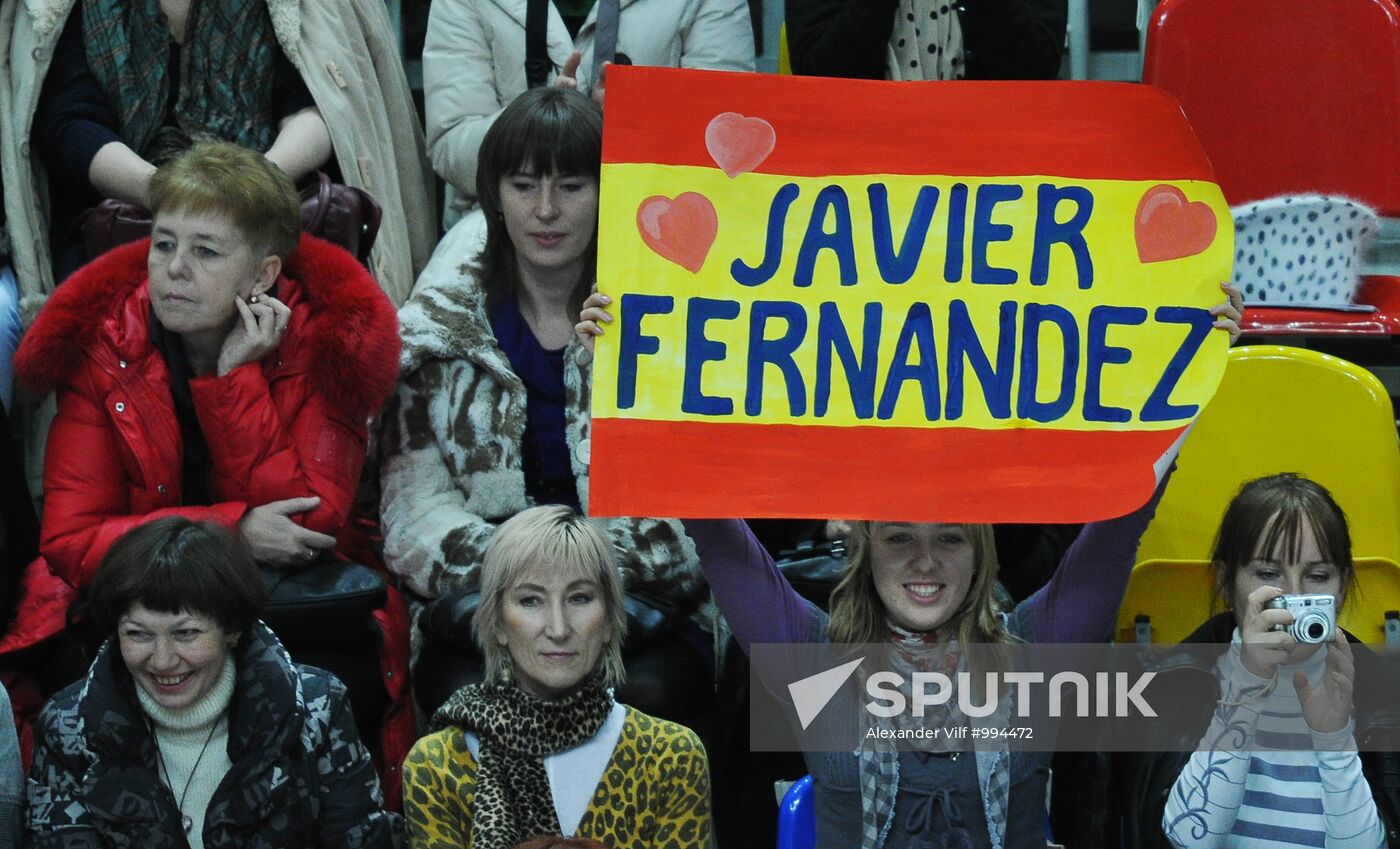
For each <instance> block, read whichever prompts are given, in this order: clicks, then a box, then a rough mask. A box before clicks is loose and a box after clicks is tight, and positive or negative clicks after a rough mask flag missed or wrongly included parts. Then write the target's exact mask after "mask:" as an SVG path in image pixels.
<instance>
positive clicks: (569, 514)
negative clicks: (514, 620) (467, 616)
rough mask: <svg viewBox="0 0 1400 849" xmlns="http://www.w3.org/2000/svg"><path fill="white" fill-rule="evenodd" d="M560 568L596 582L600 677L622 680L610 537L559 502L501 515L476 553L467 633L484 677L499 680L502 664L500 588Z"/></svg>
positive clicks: (618, 591) (620, 611)
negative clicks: (601, 625) (475, 588)
mask: <svg viewBox="0 0 1400 849" xmlns="http://www.w3.org/2000/svg"><path fill="white" fill-rule="evenodd" d="M560 569H562V570H566V571H567V572H569V573H570V574H575V575H578V576H579V577H581V578H584V579H586V580H589V581H592V582H593V583H595V584H597V585H598V589H599V591H600V594H601V596H602V599H603V608H604V610H605V611H606V613H607V620H606V621H607V624H608V630H609V635H608V640H607V645H606V646H605V647H604V650H603V677H604V681H605V683H607V685H608V686H610V687H617V686H619V685H621V684H622V682H623V680H624V679H625V677H626V673H625V672H624V670H623V667H622V638H623V637H624V636H625V635H626V633H627V611H626V609H625V608H624V607H623V606H622V579H621V578H619V577H618V574H617V562H616V559H615V558H614V556H613V548H612V543H611V542H610V541H609V540H608V538H607V535H606V534H604V533H603V531H602V530H601V529H600V528H599V527H598V526H597V525H596V524H595V523H593V522H592V521H590V520H589V519H587V518H586V517H584V516H580V515H579V514H578V513H576V512H574V510H573V508H571V507H567V506H565V505H562V504H550V505H545V506H541V507H531V508H530V509H529V510H523V511H521V512H519V513H516V514H515V515H514V516H512V517H511V518H509V519H507V520H506V521H505V522H503V523H502V524H501V526H500V527H499V528H497V529H496V535H495V536H494V537H493V538H492V539H491V544H490V546H488V547H487V549H486V554H485V556H484V557H483V558H482V561H481V604H480V606H478V607H477V610H476V616H474V617H473V618H472V637H473V638H474V639H475V640H476V644H477V646H479V647H480V648H481V653H482V656H483V657H485V658H486V678H487V680H491V681H495V680H500V678H501V673H502V670H504V669H505V666H506V658H507V654H506V652H505V650H504V649H503V648H502V647H501V646H500V645H498V644H497V643H496V634H497V632H499V631H500V629H501V618H502V605H503V603H504V600H505V594H506V593H507V592H508V591H509V590H510V589H511V588H512V587H514V586H517V585H518V584H520V583H521V582H522V581H523V580H525V579H526V578H527V577H528V576H529V575H530V574H531V573H536V574H537V573H539V572H540V571H542V570H560Z"/></svg>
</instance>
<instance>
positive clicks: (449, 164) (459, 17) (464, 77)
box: [423, 0, 754, 225]
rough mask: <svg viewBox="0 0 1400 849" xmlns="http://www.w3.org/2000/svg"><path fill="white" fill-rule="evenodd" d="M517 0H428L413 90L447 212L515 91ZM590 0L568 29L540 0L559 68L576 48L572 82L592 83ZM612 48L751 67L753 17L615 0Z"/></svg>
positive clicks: (683, 4)
mask: <svg viewBox="0 0 1400 849" xmlns="http://www.w3.org/2000/svg"><path fill="white" fill-rule="evenodd" d="M526 6H527V0H435V2H434V3H433V4H432V6H431V7H430V9H429V12H428V36H427V41H426V42H425V43H424V45H423V96H424V100H425V106H426V111H427V118H428V156H429V157H430V158H431V159H432V161H433V170H434V171H436V172H437V173H438V176H440V177H442V178H443V179H444V180H446V181H447V183H448V186H447V200H448V208H449V211H448V220H447V221H446V223H447V224H448V225H451V224H452V223H454V222H455V221H456V220H457V218H458V217H459V216H460V215H461V213H463V212H465V211H466V210H468V209H470V208H471V207H472V206H474V201H473V200H472V198H474V196H475V195H476V157H477V151H478V150H480V148H481V139H482V137H483V136H484V135H486V130H487V129H488V128H489V127H490V126H491V124H492V122H494V121H495V120H496V116H497V115H499V114H500V113H501V110H502V109H504V108H505V106H506V104H508V103H510V102H511V101H512V100H514V99H515V98H516V97H517V96H519V95H520V93H521V92H523V91H525V88H526V86H525V8H526ZM597 14H598V7H597V6H596V5H595V6H594V7H593V11H591V12H589V14H588V18H587V20H585V21H584V23H583V27H582V28H581V29H579V33H578V38H577V39H570V38H569V30H568V28H567V27H565V26H564V19H563V18H562V17H560V16H559V11H558V9H556V8H555V7H554V4H553V3H550V4H549V24H548V28H547V30H546V36H545V40H546V43H547V45H548V50H549V58H550V60H551V61H552V62H553V63H554V65H555V67H556V68H561V67H563V66H564V63H565V62H566V61H567V60H568V58H569V54H570V53H572V52H573V51H574V50H579V51H582V53H583V62H582V64H581V65H580V66H579V82H580V84H581V85H582V86H583V87H584V89H585V90H587V89H588V88H591V86H592V76H593V73H592V72H593V34H594V29H595V20H596V18H597ZM617 49H618V51H619V52H621V53H625V54H627V57H628V58H629V59H631V60H632V64H634V65H653V66H658V67H668V68H707V69H711V70H722V71H752V70H753V69H754V49H753V26H752V23H751V22H750V19H749V7H748V4H747V3H746V2H744V0H622V3H621V13H620V16H619V18H618V27H617Z"/></svg>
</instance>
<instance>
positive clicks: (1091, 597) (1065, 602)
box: [1022, 465, 1175, 643]
mask: <svg viewBox="0 0 1400 849" xmlns="http://www.w3.org/2000/svg"><path fill="white" fill-rule="evenodd" d="M1174 468H1175V466H1174V465H1173V467H1172V469H1174ZM1170 479H1171V469H1169V470H1168V471H1167V473H1166V474H1165V475H1163V476H1162V480H1161V481H1159V482H1158V483H1157V489H1156V491H1154V492H1153V493H1152V497H1151V498H1149V499H1147V503H1146V504H1144V505H1142V506H1141V507H1139V508H1138V509H1137V510H1134V511H1133V512H1132V513H1129V514H1128V515H1126V516H1120V517H1118V518H1117V519H1108V520H1105V521H1102V522H1093V523H1090V524H1088V525H1085V526H1084V530H1082V531H1080V532H1079V538H1078V539H1076V540H1075V541H1074V544H1073V545H1071V546H1070V547H1069V551H1066V552H1065V556H1064V559H1062V560H1061V561H1060V566H1059V568H1058V569H1056V570H1055V574H1054V576H1053V577H1051V578H1050V581H1049V582H1048V583H1046V585H1045V586H1043V587H1041V588H1040V589H1039V590H1036V592H1035V594H1034V595H1032V596H1031V597H1030V598H1028V599H1026V600H1025V601H1024V602H1022V604H1023V605H1024V606H1025V607H1026V610H1025V613H1026V616H1027V619H1028V621H1029V624H1030V634H1029V638H1030V640H1031V642H1036V643H1102V642H1105V641H1107V640H1109V639H1110V638H1112V636H1113V626H1114V624H1115V623H1116V622H1117V620H1118V607H1119V606H1120V605H1121V604H1122V603H1123V593H1124V592H1125V591H1127V589H1128V576H1129V574H1131V573H1132V571H1133V564H1134V563H1135V562H1136V560H1137V550H1138V543H1139V542H1141V541H1142V532H1143V531H1145V530H1147V525H1148V524H1149V523H1150V522H1151V521H1152V517H1153V515H1155V514H1156V512H1157V504H1158V502H1160V501H1161V500H1162V493H1163V492H1165V491H1166V488H1167V481H1168V480H1170Z"/></svg>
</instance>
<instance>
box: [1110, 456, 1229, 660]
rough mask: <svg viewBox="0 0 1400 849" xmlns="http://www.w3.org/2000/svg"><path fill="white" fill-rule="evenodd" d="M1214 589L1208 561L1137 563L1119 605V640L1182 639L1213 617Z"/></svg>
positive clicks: (1177, 641) (1177, 640)
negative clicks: (1212, 601) (1211, 615)
mask: <svg viewBox="0 0 1400 849" xmlns="http://www.w3.org/2000/svg"><path fill="white" fill-rule="evenodd" d="M1172 485H1173V486H1175V485H1176V482H1175V481H1173V482H1172ZM1213 592H1214V587H1213V586H1212V579H1211V568H1210V562H1209V561H1205V560H1149V561H1147V562H1143V563H1138V565H1137V566H1136V567H1134V569H1133V573H1132V575H1131V576H1130V577H1129V578H1128V591H1127V592H1126V593H1124V594H1123V604H1122V606H1121V607H1119V608H1118V630H1117V635H1116V636H1117V640H1118V642H1120V643H1132V642H1139V643H1163V644H1168V645H1171V644H1175V643H1179V642H1181V641H1182V639H1184V638H1185V637H1186V636H1187V635H1188V634H1190V633H1191V632H1192V631H1194V630H1196V629H1197V628H1198V627H1200V625H1201V623H1202V622H1205V621H1206V620H1207V619H1209V618H1210V614H1211V596H1212V593H1213Z"/></svg>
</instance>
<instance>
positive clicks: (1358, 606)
mask: <svg viewBox="0 0 1400 849" xmlns="http://www.w3.org/2000/svg"><path fill="white" fill-rule="evenodd" d="M1355 562H1356V590H1355V591H1353V592H1352V593H1351V595H1349V596H1347V600H1346V603H1345V604H1343V605H1342V627H1343V628H1345V629H1347V630H1348V631H1350V632H1351V633H1353V634H1355V635H1356V637H1357V639H1359V640H1361V642H1363V643H1388V644H1390V645H1391V646H1395V647H1400V564H1397V563H1396V562H1395V561H1393V560H1386V559H1385V558H1383V557H1364V558H1360V559H1358V560H1356V561H1355ZM1388 613H1394V614H1396V615H1395V617H1394V618H1391V619H1387V616H1386V614H1388Z"/></svg>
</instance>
